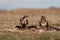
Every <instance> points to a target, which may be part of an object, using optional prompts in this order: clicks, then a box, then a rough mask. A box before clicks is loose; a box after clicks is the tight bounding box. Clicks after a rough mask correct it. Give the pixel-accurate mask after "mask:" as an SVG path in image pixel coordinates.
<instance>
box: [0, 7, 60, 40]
mask: <svg viewBox="0 0 60 40" xmlns="http://www.w3.org/2000/svg"><path fill="white" fill-rule="evenodd" d="M24 15H27V16H28V17H29V18H28V20H29V25H35V26H37V25H39V20H40V18H41V16H45V17H46V19H47V20H48V22H49V24H53V25H54V26H57V27H60V18H59V17H60V9H59V8H48V9H14V10H6V11H5V10H0V29H5V28H8V29H15V26H16V25H20V22H19V20H20V18H21V17H22V16H24ZM0 40H60V32H59V31H58V32H49V31H48V32H30V31H23V32H9V31H0Z"/></svg>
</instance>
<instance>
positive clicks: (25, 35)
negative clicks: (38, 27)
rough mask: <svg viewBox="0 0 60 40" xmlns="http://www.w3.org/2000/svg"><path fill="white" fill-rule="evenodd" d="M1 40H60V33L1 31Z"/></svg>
mask: <svg viewBox="0 0 60 40" xmlns="http://www.w3.org/2000/svg"><path fill="white" fill-rule="evenodd" d="M0 40H60V32H32V31H23V32H6V31H3V32H2V31H0Z"/></svg>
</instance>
